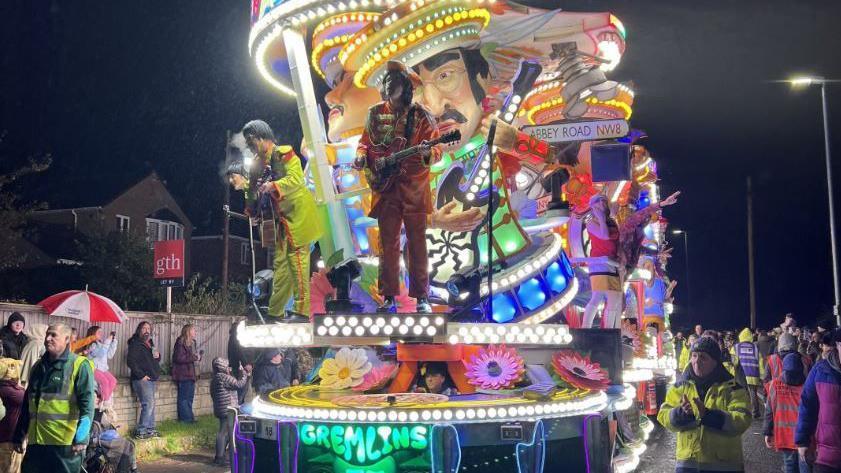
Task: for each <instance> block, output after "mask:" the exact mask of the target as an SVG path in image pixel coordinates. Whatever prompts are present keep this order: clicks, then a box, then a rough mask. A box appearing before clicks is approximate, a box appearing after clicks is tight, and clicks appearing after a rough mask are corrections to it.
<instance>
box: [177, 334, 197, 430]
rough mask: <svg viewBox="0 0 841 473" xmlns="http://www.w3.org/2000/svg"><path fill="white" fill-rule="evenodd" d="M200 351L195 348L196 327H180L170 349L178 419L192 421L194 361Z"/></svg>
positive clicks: (194, 390)
mask: <svg viewBox="0 0 841 473" xmlns="http://www.w3.org/2000/svg"><path fill="white" fill-rule="evenodd" d="M201 355H202V352H200V351H197V350H196V327H195V326H194V325H192V324H187V325H185V326H183V327H181V336H180V337H178V338H177V339H176V340H175V347H173V349H172V380H173V381H175V382H176V383H178V402H177V406H178V420H179V421H181V422H189V423H193V422H195V421H196V419H195V416H194V415H193V399H194V398H195V396H196V362H197V361H200V360H201Z"/></svg>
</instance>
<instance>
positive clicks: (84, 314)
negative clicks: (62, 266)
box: [38, 290, 126, 324]
mask: <svg viewBox="0 0 841 473" xmlns="http://www.w3.org/2000/svg"><path fill="white" fill-rule="evenodd" d="M38 305H39V306H41V307H43V308H44V310H45V311H47V313H48V314H50V315H56V316H59V317H70V318H73V319H79V320H83V321H85V322H90V323H94V322H116V323H118V324H119V323H123V321H124V320H125V319H126V314H125V312H123V309H120V306H118V305H117V304H115V303H114V301H112V300H111V299H109V298H107V297H105V296H100V295H99V294H96V293H94V292H90V291H88V290H84V291H64V292H60V293H58V294H55V295H52V296H50V297H48V298H46V299H44V300H43V301H41V302H39V303H38Z"/></svg>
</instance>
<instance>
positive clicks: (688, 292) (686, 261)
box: [672, 228, 692, 320]
mask: <svg viewBox="0 0 841 473" xmlns="http://www.w3.org/2000/svg"><path fill="white" fill-rule="evenodd" d="M672 235H682V236H683V258H684V259H683V261H684V265H683V266H684V268H685V269H686V315H687V316H688V317H687V318H689V319H690V320H691V315H692V311H691V310H690V308H691V307H692V286H690V285H689V233H688V232H687V231H686V230H681V229H679V228H675V229H674V230H672Z"/></svg>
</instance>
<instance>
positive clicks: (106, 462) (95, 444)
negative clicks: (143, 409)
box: [83, 388, 138, 473]
mask: <svg viewBox="0 0 841 473" xmlns="http://www.w3.org/2000/svg"><path fill="white" fill-rule="evenodd" d="M101 402H102V396H101V394H100V392H99V389H98V388H97V390H96V411H95V413H94V421H93V424H92V425H91V436H90V442H89V443H88V449H87V452H86V453H85V466H84V468H83V470H84V471H86V472H87V473H137V472H138V470H137V461H136V458H135V453H134V452H135V446H134V441H132V440H131V439H127V438H124V437H121V436H120V435H119V434H118V433H117V429H116V426H114V425H113V424H112V423H111V421H110V420H109V419H108V416H107V414H106V411H104V410H101V409H100V403H101Z"/></svg>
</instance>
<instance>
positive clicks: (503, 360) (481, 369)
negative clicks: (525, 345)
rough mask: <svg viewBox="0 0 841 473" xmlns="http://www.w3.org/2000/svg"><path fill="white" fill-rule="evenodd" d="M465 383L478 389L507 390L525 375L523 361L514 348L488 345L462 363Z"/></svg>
mask: <svg viewBox="0 0 841 473" xmlns="http://www.w3.org/2000/svg"><path fill="white" fill-rule="evenodd" d="M464 366H465V368H467V372H466V373H465V376H466V377H467V382H469V383H470V384H472V385H474V386H476V387H478V388H480V389H508V388H511V387H513V386H514V384H516V383H517V381H519V380H520V379H521V378H522V377H523V373H525V371H526V368H525V364H524V362H523V359H522V358H521V357H520V355H519V354H517V350H515V349H514V348H506V347H505V345H489V346H488V347H487V348H483V349H482V350H480V351H479V354H478V355H474V356H472V357H470V361H466V362H464Z"/></svg>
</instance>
